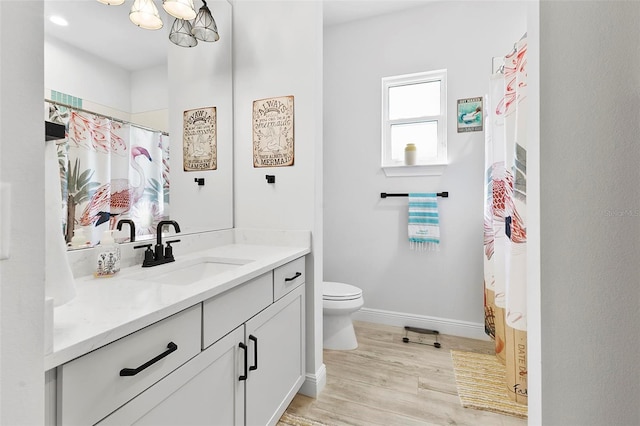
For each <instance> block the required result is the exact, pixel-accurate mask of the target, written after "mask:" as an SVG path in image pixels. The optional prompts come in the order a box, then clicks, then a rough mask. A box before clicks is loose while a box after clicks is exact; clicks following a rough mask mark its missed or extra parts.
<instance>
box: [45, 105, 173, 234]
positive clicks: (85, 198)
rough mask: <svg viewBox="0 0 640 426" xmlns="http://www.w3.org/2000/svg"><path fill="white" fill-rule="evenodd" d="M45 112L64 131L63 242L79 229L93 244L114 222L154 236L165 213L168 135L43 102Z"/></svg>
mask: <svg viewBox="0 0 640 426" xmlns="http://www.w3.org/2000/svg"><path fill="white" fill-rule="evenodd" d="M46 108H47V111H48V118H47V119H48V120H50V121H54V122H57V123H60V124H64V125H65V127H66V135H67V138H66V141H65V143H61V144H59V145H58V165H59V167H60V180H61V190H62V199H63V205H62V206H61V208H62V210H63V215H62V217H63V223H62V230H63V233H64V235H65V238H66V241H67V242H69V241H70V240H71V238H72V237H73V231H74V230H75V229H78V228H83V229H84V230H85V233H84V234H85V236H86V237H87V240H88V241H90V242H91V244H92V245H95V244H97V243H98V242H99V241H100V238H101V236H102V233H103V231H105V230H110V229H111V230H112V229H115V227H116V223H117V222H118V220H120V219H130V220H133V222H134V223H135V229H136V234H137V235H150V234H155V233H156V226H157V224H158V222H159V221H160V220H163V219H166V218H168V215H169V138H168V136H166V135H163V134H162V133H161V132H159V131H152V130H147V129H143V128H140V127H137V126H135V125H131V124H129V123H123V122H120V121H117V120H113V119H111V118H107V117H103V116H100V115H96V114H92V113H88V112H86V111H79V110H74V109H72V108H68V107H64V106H59V105H56V104H53V103H49V102H47V103H46ZM127 231H128V229H127Z"/></svg>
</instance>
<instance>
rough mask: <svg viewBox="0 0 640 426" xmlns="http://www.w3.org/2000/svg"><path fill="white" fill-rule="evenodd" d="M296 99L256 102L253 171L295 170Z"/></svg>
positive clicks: (254, 111)
mask: <svg viewBox="0 0 640 426" xmlns="http://www.w3.org/2000/svg"><path fill="white" fill-rule="evenodd" d="M293 121H294V115H293V96H281V97H277V98H268V99H261V100H258V101H254V102H253V167H284V166H293V160H294V149H293V148H294V133H293Z"/></svg>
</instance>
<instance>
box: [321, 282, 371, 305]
mask: <svg viewBox="0 0 640 426" xmlns="http://www.w3.org/2000/svg"><path fill="white" fill-rule="evenodd" d="M361 297H362V290H361V289H359V288H358V287H356V286H353V285H350V284H345V283H338V282H332V281H325V282H324V283H323V284H322V299H323V300H335V301H341V300H355V299H359V298H361Z"/></svg>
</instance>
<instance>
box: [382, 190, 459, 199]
mask: <svg viewBox="0 0 640 426" xmlns="http://www.w3.org/2000/svg"><path fill="white" fill-rule="evenodd" d="M436 195H437V196H438V197H442V198H449V192H447V191H444V192H438V193H436ZM408 196H409V194H407V193H403V194H389V193H386V192H381V193H380V198H387V197H408Z"/></svg>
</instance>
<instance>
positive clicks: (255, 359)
mask: <svg viewBox="0 0 640 426" xmlns="http://www.w3.org/2000/svg"><path fill="white" fill-rule="evenodd" d="M249 340H253V365H252V366H251V367H249V371H254V370H257V369H258V338H257V337H256V336H253V335H251V334H250V335H249Z"/></svg>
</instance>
